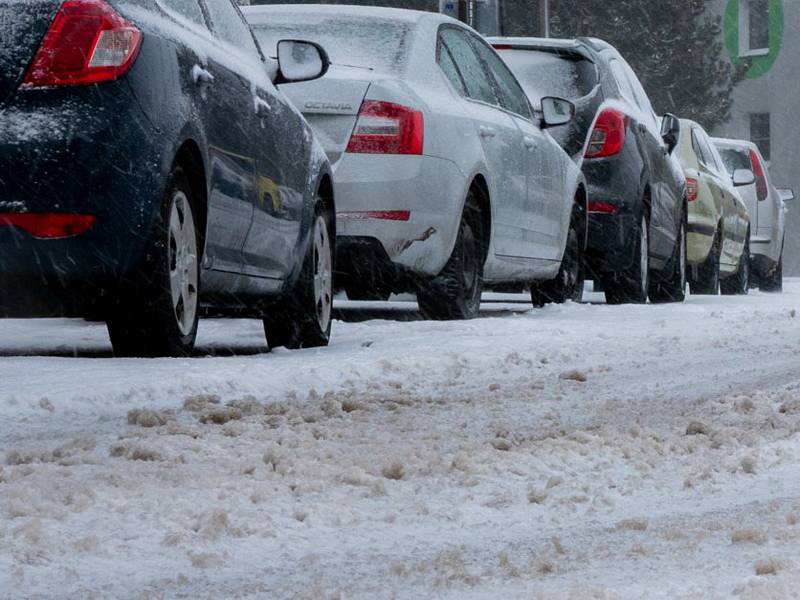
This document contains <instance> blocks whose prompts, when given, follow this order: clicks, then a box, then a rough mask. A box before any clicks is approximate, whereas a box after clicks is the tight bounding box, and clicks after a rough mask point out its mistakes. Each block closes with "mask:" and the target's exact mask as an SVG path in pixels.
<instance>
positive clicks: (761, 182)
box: [750, 150, 769, 202]
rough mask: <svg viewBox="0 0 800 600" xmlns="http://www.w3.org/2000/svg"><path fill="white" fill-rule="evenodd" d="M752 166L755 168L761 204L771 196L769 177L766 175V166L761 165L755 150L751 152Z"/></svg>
mask: <svg viewBox="0 0 800 600" xmlns="http://www.w3.org/2000/svg"><path fill="white" fill-rule="evenodd" d="M750 165H751V166H752V167H753V175H755V176H756V197H757V198H758V201H759V202H763V201H764V200H766V199H767V197H768V196H769V190H768V189H767V175H766V173H764V165H762V164H761V161H760V160H759V158H758V154H756V153H755V150H750Z"/></svg>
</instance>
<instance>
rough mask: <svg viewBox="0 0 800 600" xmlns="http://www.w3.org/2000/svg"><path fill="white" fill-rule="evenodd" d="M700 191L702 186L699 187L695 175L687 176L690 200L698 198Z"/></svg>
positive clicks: (687, 192)
mask: <svg viewBox="0 0 800 600" xmlns="http://www.w3.org/2000/svg"><path fill="white" fill-rule="evenodd" d="M699 193H700V188H699V187H698V184H697V179H694V178H693V177H687V178H686V195H687V196H688V198H689V202H694V201H695V200H697V196H698V195H699Z"/></svg>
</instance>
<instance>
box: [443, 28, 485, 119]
mask: <svg viewBox="0 0 800 600" xmlns="http://www.w3.org/2000/svg"><path fill="white" fill-rule="evenodd" d="M440 35H441V40H442V43H444V45H445V47H446V48H447V49H448V50H450V54H451V55H452V57H453V60H454V61H455V63H456V65H457V66H458V70H459V72H460V73H461V75H462V77H463V78H464V85H465V86H466V88H467V95H468V96H469V97H470V98H472V99H473V100H480V101H481V102H486V103H487V104H494V105H495V106H499V104H500V103H499V102H498V100H497V96H495V93H494V90H493V89H492V85H491V83H489V77H488V73H487V72H486V71H485V70H484V68H483V65H482V64H481V61H480V59H479V58H478V55H477V54H476V53H475V49H474V48H473V47H472V44H471V43H470V41H469V38H468V37H467V34H466V32H462V31H460V30H458V29H456V28H454V27H447V28H445V29H443V30H442V32H441V34H440Z"/></svg>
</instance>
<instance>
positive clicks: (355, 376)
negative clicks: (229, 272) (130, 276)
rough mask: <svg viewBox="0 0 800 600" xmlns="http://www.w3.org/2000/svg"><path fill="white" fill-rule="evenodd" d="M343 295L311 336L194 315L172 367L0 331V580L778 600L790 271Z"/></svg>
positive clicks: (795, 569)
mask: <svg viewBox="0 0 800 600" xmlns="http://www.w3.org/2000/svg"><path fill="white" fill-rule="evenodd" d="M589 299H590V300H599V299H600V296H598V295H589ZM359 306H360V307H362V308H363V307H364V306H368V305H349V306H347V307H345V308H344V309H343V311H344V312H345V313H346V314H347V315H349V317H350V318H349V319H348V322H342V321H338V322H336V323H335V324H334V339H333V344H332V346H331V347H330V348H327V349H321V350H308V351H299V352H288V351H277V352H273V353H267V352H266V349H265V347H264V341H263V333H262V331H261V329H260V325H259V324H258V323H257V322H254V321H205V322H203V323H201V333H200V349H199V351H198V356H197V357H195V358H192V359H187V360H134V359H113V358H111V353H110V345H109V342H108V339H107V337H106V334H105V328H104V326H102V325H99V324H91V323H85V322H83V321H67V320H43V321H5V322H2V321H0V423H1V424H0V462H1V463H2V467H0V597H3V598H5V597H31V598H50V597H53V598H57V597H58V598H61V597H64V598H128V597H131V598H161V597H164V598H172V597H189V598H223V597H252V598H309V599H312V598H313V599H317V598H340V599H349V598H409V599H411V598H413V599H419V598H453V599H456V598H458V599H463V598H492V599H494V598H548V599H550V598H659V597H660V598H727V597H731V596H734V595H735V596H737V597H741V598H759V599H761V598H791V597H796V595H797V590H798V589H800V587H798V586H800V461H799V460H798V459H800V435H799V434H798V432H799V431H800V368H798V367H800V317H798V315H797V311H798V310H800V281H792V282H790V283H788V285H787V290H786V293H784V294H783V295H765V294H760V293H754V294H752V295H751V296H749V297H744V298H702V297H691V298H689V300H688V301H687V302H686V304H683V305H676V306H621V307H611V306H605V305H602V304H583V305H567V306H562V307H557V306H551V307H548V308H545V309H543V310H536V311H530V310H528V307H527V306H526V305H525V304H504V303H497V302H492V303H489V302H487V303H485V310H484V314H483V317H482V318H481V319H478V320H475V321H471V322H467V323H431V322H424V321H419V320H415V319H414V318H413V317H414V313H413V312H412V310H411V309H413V305H411V307H409V306H408V305H405V304H401V303H393V304H384V305H376V306H375V307H372V308H370V309H368V311H367V312H366V313H362V314H358V315H357V314H354V309H355V308H358V307H359ZM370 317H374V318H370ZM408 319H410V320H408Z"/></svg>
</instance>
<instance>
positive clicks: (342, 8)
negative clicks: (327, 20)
mask: <svg viewBox="0 0 800 600" xmlns="http://www.w3.org/2000/svg"><path fill="white" fill-rule="evenodd" d="M242 12H244V13H245V14H247V15H259V14H265V15H266V14H275V13H287V14H304V13H305V14H314V15H333V16H337V17H347V16H357V17H373V18H376V19H390V20H393V21H406V22H408V23H416V22H418V21H419V20H420V19H422V18H423V17H426V16H429V15H432V14H433V15H435V14H436V13H429V12H424V11H420V10H408V9H405V8H385V7H380V6H355V5H352V4H261V5H258V6H243V7H242ZM445 18H447V17H445Z"/></svg>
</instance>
